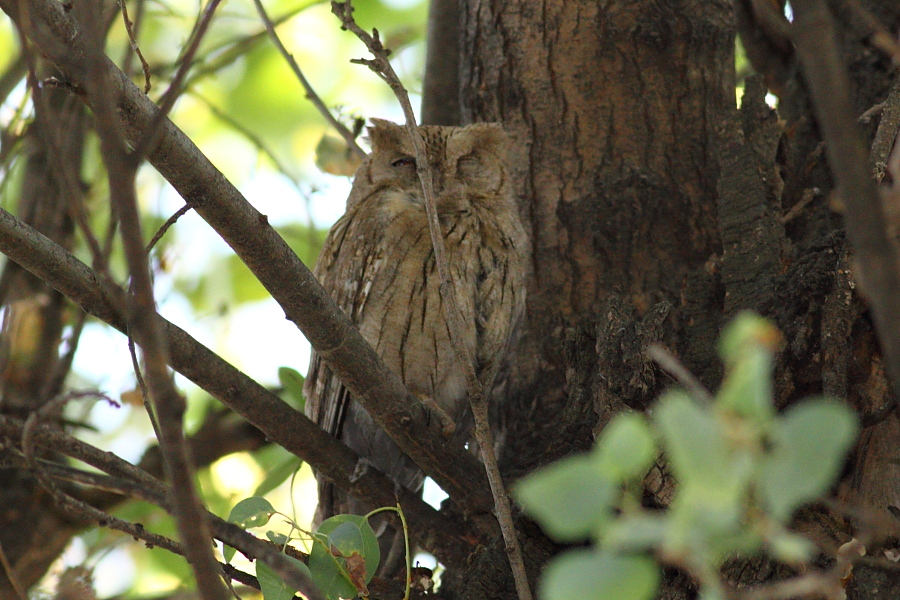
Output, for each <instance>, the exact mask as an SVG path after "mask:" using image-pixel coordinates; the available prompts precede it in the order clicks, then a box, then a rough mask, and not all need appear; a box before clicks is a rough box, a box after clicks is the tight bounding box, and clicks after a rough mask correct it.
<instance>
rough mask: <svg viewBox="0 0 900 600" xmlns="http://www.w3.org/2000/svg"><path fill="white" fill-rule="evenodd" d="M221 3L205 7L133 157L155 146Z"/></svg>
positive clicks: (212, 0)
mask: <svg viewBox="0 0 900 600" xmlns="http://www.w3.org/2000/svg"><path fill="white" fill-rule="evenodd" d="M221 3H222V0H209V3H208V4H207V5H206V10H204V11H203V16H201V17H200V20H199V21H198V22H197V25H196V26H195V27H194V32H193V35H192V36H191V41H190V43H189V44H188V47H187V49H186V50H185V51H184V52H183V53H182V54H181V57H180V58H179V60H178V62H179V65H178V70H177V71H176V72H175V77H173V78H172V82H171V83H170V84H169V87H168V88H167V89H166V91H165V92H164V93H163V95H162V98H161V99H160V101H159V112H157V113H156V115H154V117H153V122H152V123H151V124H150V127H148V128H147V130H146V131H144V133H143V136H142V137H141V140H140V141H139V142H138V143H137V144H136V145H135V147H134V152H133V154H134V156H136V157H138V158H141V157H143V156H144V155H145V154H146V153H147V152H148V151H149V149H150V148H152V147H153V145H154V144H155V142H156V140H157V136H158V134H159V133H160V132H161V131H162V124H163V122H164V121H165V120H166V117H167V116H168V115H169V111H171V110H172V107H173V106H175V101H176V100H178V97H179V96H181V93H182V92H183V91H184V89H183V87H182V84H183V83H184V79H185V77H187V74H188V71H189V70H190V68H191V63H192V62H193V60H194V55H195V54H197V50H199V49H200V42H201V41H202V40H203V36H204V35H205V34H206V31H207V29H209V25H210V23H212V19H213V16H214V15H215V14H216V9H217V8H218V7H219V4H221Z"/></svg>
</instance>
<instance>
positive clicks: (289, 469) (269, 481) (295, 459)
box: [253, 454, 303, 496]
mask: <svg viewBox="0 0 900 600" xmlns="http://www.w3.org/2000/svg"><path fill="white" fill-rule="evenodd" d="M301 466H303V459H302V458H300V457H299V456H294V455H293V454H291V455H290V456H286V457H285V458H284V460H282V461H281V462H280V463H278V464H277V465H276V466H275V467H274V468H272V469H271V470H270V471H269V472H268V473H267V474H266V478H265V479H263V480H262V482H260V484H259V485H258V486H257V487H256V489H255V490H254V491H253V495H254V496H264V495H266V494H268V493H269V492H271V491H272V490H274V489H275V488H277V487H278V486H279V485H281V484H282V483H283V482H284V481H285V480H287V478H288V477H290V476H291V475H293V474H294V473H296V472H297V470H298V469H299V468H300V467H301Z"/></svg>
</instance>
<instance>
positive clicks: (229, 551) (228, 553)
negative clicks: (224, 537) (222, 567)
mask: <svg viewBox="0 0 900 600" xmlns="http://www.w3.org/2000/svg"><path fill="white" fill-rule="evenodd" d="M236 553H237V550H235V549H234V548H232V547H231V546H229V545H228V544H225V543H223V544H222V556H223V557H225V562H226V563H230V562H231V559H232V558H234V555H235V554H236Z"/></svg>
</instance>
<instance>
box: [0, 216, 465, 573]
mask: <svg viewBox="0 0 900 600" xmlns="http://www.w3.org/2000/svg"><path fill="white" fill-rule="evenodd" d="M0 252H2V253H3V254H6V255H7V256H8V257H9V258H10V259H11V260H13V261H14V262H16V263H18V264H20V265H21V266H22V267H23V268H25V269H27V270H28V271H30V272H31V273H34V274H35V275H36V276H37V277H39V278H41V279H42V280H44V281H46V282H47V283H48V284H49V285H51V286H52V287H54V288H55V289H57V290H59V291H60V292H61V293H63V294H65V295H66V296H67V297H69V298H70V299H71V300H72V301H73V302H75V303H77V304H79V305H80V306H81V307H82V308H83V309H84V310H85V311H86V312H88V313H90V314H92V315H94V316H95V317H97V318H99V319H100V320H102V321H105V322H106V323H108V324H110V325H111V326H112V327H115V328H116V329H118V330H119V331H121V332H123V333H125V332H126V331H127V322H126V318H125V317H126V315H125V309H124V306H125V292H124V290H122V289H121V288H118V287H116V286H113V285H111V284H109V283H108V280H107V279H105V278H101V276H100V275H98V274H97V273H96V272H95V271H93V270H92V269H90V268H89V267H88V266H87V265H85V264H84V263H82V262H81V261H79V260H78V259H77V258H75V257H74V256H72V255H71V254H70V253H69V252H67V251H65V250H64V249H63V248H62V247H60V246H59V245H57V244H55V243H54V242H52V241H51V240H49V239H47V238H46V237H45V236H43V235H41V234H40V233H38V232H37V231H35V230H34V229H32V228H31V227H29V226H28V225H26V224H24V223H23V222H22V221H20V220H19V219H16V218H15V217H14V216H12V215H11V214H9V213H8V212H6V211H4V210H0ZM156 320H157V321H158V322H159V323H160V324H161V326H162V328H163V331H164V335H165V339H166V344H167V346H168V348H169V359H170V364H171V366H172V368H173V369H175V370H176V371H178V372H179V373H181V374H182V375H184V376H185V377H187V378H188V379H190V380H191V381H193V382H194V383H195V384H197V385H198V386H199V387H201V388H203V389H204V390H206V391H207V392H209V393H210V394H211V395H212V396H213V397H215V398H216V399H218V400H219V401H221V402H222V403H223V404H224V405H225V406H227V407H229V408H230V409H232V410H233V411H235V412H236V413H238V414H239V415H241V416H242V417H243V418H245V419H247V420H248V421H249V422H251V423H253V424H254V425H255V426H256V427H258V428H259V429H260V430H261V431H262V432H263V433H264V434H265V435H266V437H267V438H268V439H269V440H271V441H273V442H275V443H277V444H279V445H281V446H283V447H284V448H285V449H286V450H288V451H289V452H293V453H294V454H296V455H297V456H299V457H301V458H303V459H304V460H306V461H307V462H309V463H310V464H311V465H313V466H315V467H316V468H317V469H319V471H320V472H321V473H323V474H324V475H325V476H326V477H328V478H330V479H331V480H332V481H334V482H335V484H336V485H338V486H341V487H343V488H344V489H346V490H347V492H349V493H351V494H353V495H354V496H356V497H358V498H362V499H366V500H368V501H369V502H370V503H371V504H372V506H373V507H375V506H391V505H393V504H395V503H396V501H397V499H396V498H397V497H396V496H395V492H396V490H395V489H394V488H395V485H394V484H393V482H392V481H391V480H390V479H388V478H387V476H385V475H384V474H382V473H381V472H379V471H378V470H376V469H366V470H365V471H364V472H363V473H361V474H359V473H355V469H356V465H357V464H358V463H359V461H360V458H359V456H358V455H357V454H356V453H355V452H353V451H352V450H350V449H349V448H347V446H345V445H344V444H342V443H341V442H339V441H338V440H336V439H335V438H334V437H332V436H330V435H329V434H327V433H325V432H324V431H323V430H322V429H320V428H319V427H318V426H317V425H316V424H315V423H313V422H312V421H310V420H309V419H308V418H307V417H306V416H304V415H303V414H302V413H299V412H297V411H296V410H294V409H293V408H291V407H290V406H289V405H288V404H287V403H285V402H284V401H283V400H281V399H280V398H279V397H278V396H276V395H275V394H273V393H272V392H270V391H269V390H267V389H266V388H264V387H263V386H261V385H260V384H258V383H257V382H256V381H254V380H252V379H250V378H249V377H247V376H246V375H245V374H244V373H242V372H240V371H238V370H237V369H236V368H234V367H233V366H231V365H230V364H228V363H227V362H225V361H224V360H223V359H222V358H220V357H219V356H218V355H217V354H215V353H213V352H212V351H211V350H210V349H209V348H207V347H206V346H204V345H203V344H201V343H200V342H198V341H197V340H195V339H194V338H192V337H191V336H190V335H188V334H187V333H186V332H184V331H183V330H182V329H179V328H178V327H176V326H175V325H173V324H171V323H169V322H168V321H166V320H165V319H163V318H162V317H159V316H158V315H157V316H156ZM0 424H2V421H0ZM70 454H71V452H70ZM76 456H77V458H79V460H84V461H85V462H88V463H90V462H91V457H90V456H88V455H76ZM112 474H113V475H116V474H117V473H112ZM399 497H400V503H401V505H402V507H403V510H404V512H405V513H406V515H407V516H408V517H409V519H410V521H411V522H413V523H414V528H413V530H412V533H413V535H414V537H415V540H416V543H418V544H420V545H421V546H422V547H423V548H425V549H426V550H428V551H429V552H432V553H433V554H435V555H436V556H437V557H438V558H439V559H440V560H441V561H442V562H444V563H445V564H458V563H459V562H460V561H462V560H465V557H466V556H467V555H468V554H469V552H470V551H471V549H472V544H473V543H478V542H479V541H480V540H473V539H472V538H471V537H468V538H467V535H468V536H471V534H466V533H465V532H463V531H462V530H461V529H460V526H459V524H458V523H455V522H454V521H452V520H451V519H448V518H446V517H444V516H443V515H442V514H440V513H439V512H437V511H436V510H435V509H434V508H432V507H431V506H429V505H428V504H426V503H425V502H424V501H423V500H422V499H421V498H420V497H419V496H418V495H417V494H413V493H412V492H409V491H407V490H402V489H401V490H399ZM481 541H483V540H481Z"/></svg>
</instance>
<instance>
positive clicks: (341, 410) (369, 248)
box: [305, 203, 383, 438]
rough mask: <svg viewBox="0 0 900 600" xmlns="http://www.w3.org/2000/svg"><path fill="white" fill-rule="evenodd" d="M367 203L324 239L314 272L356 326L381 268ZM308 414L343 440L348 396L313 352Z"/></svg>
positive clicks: (379, 249) (378, 242)
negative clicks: (372, 282)
mask: <svg viewBox="0 0 900 600" xmlns="http://www.w3.org/2000/svg"><path fill="white" fill-rule="evenodd" d="M370 213H371V211H370V210H369V207H368V206H367V203H358V204H356V205H354V206H352V207H350V209H349V210H348V212H347V213H345V214H344V216H343V217H341V218H340V219H339V220H338V221H337V223H335V225H334V227H332V229H331V231H330V232H329V234H328V237H327V238H326V239H325V243H324V245H323V247H322V252H321V254H320V255H319V260H318V262H317V264H316V269H315V274H316V277H317V278H318V279H319V282H320V283H321V284H322V287H324V288H325V291H326V292H328V294H329V295H330V296H331V297H332V299H333V300H334V301H335V302H336V303H337V305H338V306H339V307H340V308H341V309H342V310H343V311H344V312H345V313H347V316H349V317H350V320H351V321H352V322H353V323H354V324H355V325H356V324H358V323H359V319H360V316H361V315H362V311H363V309H364V307H365V304H366V300H367V299H368V294H369V291H370V289H371V281H372V279H373V277H374V276H375V273H376V272H377V270H378V269H379V267H380V265H381V264H382V254H383V249H382V248H383V245H382V243H381V240H382V236H381V235H380V232H379V229H380V228H378V227H372V222H373V220H374V219H373V217H374V215H372V214H370ZM305 392H306V415H307V416H308V417H309V418H311V419H312V420H313V421H315V422H316V423H318V424H319V426H320V427H322V429H324V430H325V431H327V432H329V433H331V434H332V435H334V436H335V437H338V438H339V437H340V435H341V428H342V426H343V423H344V419H345V416H346V412H347V409H348V407H349V405H350V394H349V392H348V391H347V389H346V388H345V387H344V385H343V384H342V383H341V382H340V380H339V379H338V378H337V376H336V375H335V374H334V373H333V372H332V371H331V368H329V367H328V365H326V364H325V363H324V361H323V360H322V359H321V357H319V355H318V353H317V352H315V350H314V351H313V353H312V357H311V359H310V366H309V372H308V373H307V376H306V386H305Z"/></svg>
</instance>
